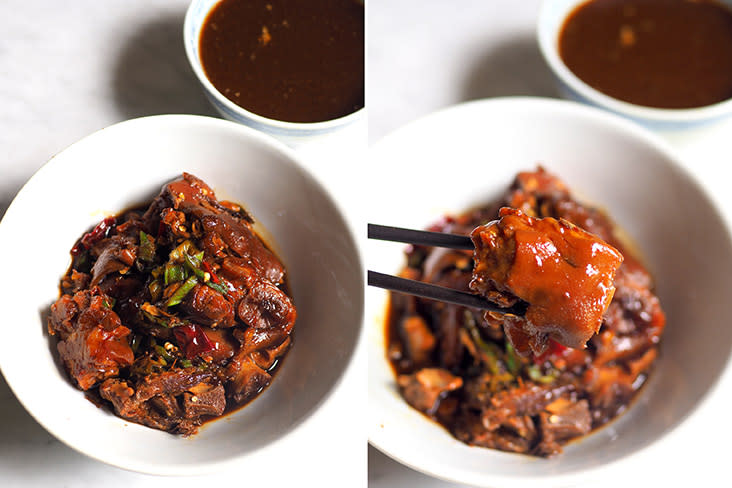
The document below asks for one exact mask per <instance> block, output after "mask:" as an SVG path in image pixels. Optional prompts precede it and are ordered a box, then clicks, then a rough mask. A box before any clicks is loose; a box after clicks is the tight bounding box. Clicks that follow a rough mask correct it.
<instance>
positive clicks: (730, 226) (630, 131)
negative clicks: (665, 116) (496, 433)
mask: <svg viewBox="0 0 732 488" xmlns="http://www.w3.org/2000/svg"><path fill="white" fill-rule="evenodd" d="M480 106H483V107H485V110H488V109H492V108H501V107H504V109H505V107H510V108H512V109H516V107H524V108H528V109H533V110H544V111H553V112H555V113H564V114H570V115H571V116H572V117H579V118H585V119H591V120H592V121H594V122H597V123H599V124H600V125H602V126H605V127H611V128H615V129H617V130H619V131H621V132H623V133H624V134H626V135H627V136H629V137H631V138H634V139H636V140H638V141H640V142H642V143H643V144H644V145H646V146H649V147H651V148H653V149H654V150H655V151H657V152H658V153H660V154H661V156H663V158H664V159H665V161H666V163H667V166H668V169H669V170H670V171H673V172H676V173H678V174H679V175H680V177H681V178H682V179H684V180H686V181H687V182H688V184H689V185H690V186H691V187H694V188H695V189H696V190H697V191H698V192H699V195H700V196H701V197H702V198H703V199H704V200H705V201H706V203H707V205H708V206H709V208H710V210H711V211H712V213H713V214H714V215H715V216H716V217H717V218H718V220H719V221H720V222H721V223H722V226H723V229H722V231H721V232H722V233H723V234H724V235H726V236H727V239H728V240H729V241H730V242H732V217H728V216H725V215H724V213H723V212H722V207H721V206H720V204H719V203H718V201H717V200H716V199H715V198H714V197H713V195H712V194H711V193H710V192H709V191H708V190H707V189H706V188H705V187H704V185H703V184H702V183H701V182H700V180H699V179H698V178H697V177H696V176H695V175H694V174H693V173H692V172H691V171H689V170H688V169H687V167H686V166H685V165H684V164H683V163H682V162H681V159H680V157H679V156H678V155H676V153H675V151H674V150H673V148H672V146H671V145H670V144H669V143H667V142H666V141H665V140H664V139H662V138H661V137H660V136H658V135H656V134H655V133H653V132H651V131H650V130H649V129H646V128H645V127H643V126H641V125H639V124H637V123H634V122H632V121H630V120H628V119H626V118H623V117H621V116H619V115H617V114H613V113H611V112H608V111H605V110H601V109H600V108H597V107H593V106H588V105H585V104H581V103H578V102H574V101H571V100H560V99H551V98H544V97H531V96H528V97H526V96H515V97H496V98H490V99H482V100H473V101H468V102H463V103H459V104H456V105H452V106H448V107H445V108H442V109H440V110H437V111H435V112H432V113H429V114H427V115H424V116H422V117H419V118H417V119H414V120H412V121H410V122H408V123H407V124H405V125H403V126H401V127H399V128H397V129H396V130H395V131H392V132H391V133H389V134H387V135H386V136H385V137H383V138H382V139H380V140H379V141H377V142H376V143H375V144H374V145H373V146H372V148H371V152H372V154H378V151H379V150H380V149H379V148H380V147H381V146H382V145H384V144H390V141H391V140H392V139H396V138H398V137H400V134H401V133H402V132H404V131H411V130H413V127H414V126H418V125H421V124H423V123H425V122H426V121H428V120H430V119H433V118H439V117H441V116H442V115H443V114H446V113H451V112H459V111H464V110H473V109H475V108H476V107H480ZM453 130H454V128H453ZM381 305H382V304H381V303H380V304H379V306H381ZM374 310H375V307H374V306H373V305H368V300H367V307H366V310H365V312H364V314H365V317H364V320H365V321H366V320H369V318H371V317H372V315H373V311H374ZM366 327H373V324H372V323H367V324H366ZM380 335H383V334H380ZM366 349H367V352H368V358H369V360H371V358H373V357H375V356H376V357H378V358H379V360H380V361H386V354H385V351H383V349H382V347H381V345H376V344H373V343H372V341H368V342H367V345H366ZM374 349H379V351H374ZM390 369H391V368H390ZM392 373H393V372H392ZM729 374H732V351H730V353H729V354H728V356H727V358H726V361H725V363H724V366H723V367H722V368H721V369H720V371H719V372H718V374H717V376H716V377H715V378H714V381H713V382H712V383H711V385H710V387H709V389H708V390H707V391H705V392H704V394H703V395H702V396H700V397H699V398H698V399H697V401H696V403H695V405H694V406H693V407H692V408H691V409H690V410H689V411H688V412H687V413H686V415H684V416H683V417H682V418H680V419H679V421H678V422H677V423H676V424H675V425H674V426H672V427H671V428H670V429H667V430H665V431H664V432H662V433H661V434H659V436H658V437H657V438H656V439H655V440H654V441H653V442H651V443H649V444H647V445H645V446H642V447H640V448H639V449H638V450H636V451H635V452H634V453H633V454H632V455H623V456H621V457H619V458H617V459H614V460H612V461H610V462H607V463H604V464H602V465H599V466H595V467H591V468H588V469H584V470H580V471H577V472H574V473H564V474H554V475H546V476H543V477H542V478H541V482H543V483H548V484H549V485H550V486H555V485H559V486H565V485H567V486H574V484H576V483H582V482H588V481H592V480H596V479H599V478H600V477H601V476H603V475H608V474H612V473H613V472H615V473H617V471H616V470H617V469H618V467H620V466H625V467H629V466H631V465H632V463H634V462H636V460H638V459H641V458H642V459H644V460H647V459H649V457H651V456H653V455H654V453H656V452H659V451H660V450H661V449H662V444H663V441H664V440H666V439H669V438H670V437H673V436H675V435H676V434H677V433H678V432H679V431H680V430H682V429H683V428H684V427H685V426H686V425H688V424H689V423H690V421H691V420H692V419H697V418H699V415H700V412H703V411H704V410H705V408H704V407H705V405H706V404H707V403H708V402H709V401H710V400H711V399H713V398H716V397H717V396H718V392H719V391H720V388H721V384H722V379H723V378H725V377H727V376H728V375H729ZM391 376H393V374H392V375H391ZM370 387H371V382H370V380H369V383H368V389H369V391H370ZM371 402H372V396H371V395H369V404H370V405H371ZM409 408H410V409H411V408H412V407H409ZM370 410H371V411H372V412H373V409H371V408H370ZM414 412H415V413H416V414H417V415H421V416H422V417H423V418H424V421H425V422H427V423H432V424H433V425H437V424H435V423H434V421H432V420H431V419H429V418H427V417H425V416H424V415H423V414H422V413H421V412H418V411H416V410H414ZM626 413H627V412H626ZM621 417H622V415H621V416H619V417H616V418H615V419H613V421H611V424H612V422H614V421H616V420H618V419H619V418H621ZM374 420H376V419H375V418H374V417H373V416H369V420H368V437H369V444H370V445H372V446H373V447H374V448H376V449H377V450H378V451H380V452H381V453H383V454H384V455H386V456H388V457H390V458H391V459H393V460H395V461H397V462H398V463H400V464H402V465H405V466H408V467H410V468H411V469H414V470H415V471H419V472H421V473H424V474H427V475H429V476H432V477H435V478H438V479H442V480H445V481H450V482H454V483H466V484H469V485H475V486H486V487H488V486H490V487H493V486H501V487H506V488H529V487H532V486H534V485H535V484H536V482H537V481H538V479H534V478H526V477H514V476H510V475H508V476H507V475H496V474H492V473H490V472H487V471H486V472H480V473H476V472H472V471H468V470H464V469H461V468H454V467H453V466H450V465H447V464H440V465H438V466H431V465H424V464H419V463H416V462H414V460H413V459H408V460H407V459H405V458H403V457H401V456H400V455H399V453H395V452H393V451H392V450H390V443H389V441H388V440H387V441H386V442H384V440H385V438H387V436H385V435H383V434H382V429H379V428H378V426H377V424H376V422H375V421H374ZM439 427H440V428H442V429H444V428H443V427H442V426H439ZM448 435H449V434H448ZM590 435H591V434H590ZM456 442H459V441H456ZM391 445H392V446H393V445H394V443H393V442H392V443H391ZM468 447H471V448H474V449H484V448H479V447H472V446H468ZM491 451H493V454H496V455H509V456H525V455H523V454H515V453H506V452H503V451H498V450H491ZM498 462H500V461H498Z"/></svg>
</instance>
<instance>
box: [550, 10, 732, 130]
mask: <svg viewBox="0 0 732 488" xmlns="http://www.w3.org/2000/svg"><path fill="white" fill-rule="evenodd" d="M720 1H721V2H722V3H724V4H726V5H728V6H731V7H732V0H720ZM586 2H587V0H544V2H543V3H542V5H541V10H540V11H539V19H538V23H537V32H536V35H537V39H538V41H539V48H540V49H541V53H542V55H543V56H544V59H545V60H546V62H547V63H548V64H549V67H550V68H551V70H552V71H553V73H554V75H555V77H556V79H557V81H558V83H559V89H560V91H561V92H562V94H563V95H564V96H565V97H567V98H570V99H572V100H577V101H580V102H583V103H586V104H589V105H594V106H597V107H601V108H604V109H606V110H609V111H611V112H614V113H617V114H620V115H623V116H625V117H628V118H630V119H632V120H635V121H636V122H639V123H641V124H643V125H645V126H647V127H649V128H652V129H661V130H666V129H667V130H677V129H688V128H692V127H698V126H701V125H704V124H707V123H710V122H714V121H716V120H719V119H721V118H724V117H728V116H729V115H732V99H729V100H725V101H723V102H720V103H715V104H713V105H708V106H705V107H698V108H687V109H665V108H653V107H645V106H642V105H636V104H633V103H629V102H624V101H622V100H618V99H617V98H613V97H610V96H608V95H605V94H604V93H602V92H600V91H598V90H596V89H595V88H593V87H591V86H590V85H588V84H587V83H585V82H584V81H582V80H581V79H580V78H578V77H577V75H575V74H574V73H573V72H572V71H571V70H570V69H569V68H567V65H565V64H564V62H563V61H562V59H561V58H560V56H559V34H560V32H561V30H562V26H563V25H564V22H565V20H566V19H567V17H568V16H569V14H570V13H571V12H572V11H573V10H574V9H575V8H576V7H577V6H578V5H580V4H582V3H586Z"/></svg>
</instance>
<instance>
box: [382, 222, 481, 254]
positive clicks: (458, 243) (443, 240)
mask: <svg viewBox="0 0 732 488" xmlns="http://www.w3.org/2000/svg"><path fill="white" fill-rule="evenodd" d="M368 237H369V239H376V240H379V241H392V242H403V243H405V244H419V245H422V246H434V247H447V248H450V249H473V241H472V240H470V237H468V236H461V235H457V234H443V233H442V232H428V231H426V230H414V229H403V228H401V227H389V226H386V225H377V224H369V225H368Z"/></svg>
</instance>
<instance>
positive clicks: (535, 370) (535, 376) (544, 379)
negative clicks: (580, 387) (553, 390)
mask: <svg viewBox="0 0 732 488" xmlns="http://www.w3.org/2000/svg"><path fill="white" fill-rule="evenodd" d="M526 372H527V373H528V375H529V378H531V379H532V380H534V381H536V382H539V383H544V384H547V383H552V382H553V381H554V380H556V379H557V372H556V371H551V372H550V373H549V374H546V375H544V374H542V373H541V369H539V366H538V365H536V364H532V365H531V366H529V367H527V368H526Z"/></svg>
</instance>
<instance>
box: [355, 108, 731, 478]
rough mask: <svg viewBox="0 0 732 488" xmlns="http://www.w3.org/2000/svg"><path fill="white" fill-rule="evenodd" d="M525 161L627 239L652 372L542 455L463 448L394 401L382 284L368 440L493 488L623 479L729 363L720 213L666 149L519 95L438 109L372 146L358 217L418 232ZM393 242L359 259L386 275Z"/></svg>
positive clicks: (372, 340) (373, 321)
mask: <svg viewBox="0 0 732 488" xmlns="http://www.w3.org/2000/svg"><path fill="white" fill-rule="evenodd" d="M538 163H541V164H542V165H544V166H545V167H546V168H547V170H548V171H550V172H552V173H555V174H557V175H558V176H560V177H561V178H562V179H564V181H565V182H566V183H567V184H568V185H569V187H570V188H571V189H572V190H573V191H574V193H575V195H577V196H578V197H579V198H580V199H581V200H583V201H585V202H589V203H592V204H596V205H599V206H600V207H602V208H604V209H606V210H607V211H608V212H609V214H610V215H611V216H612V217H613V218H614V219H615V221H616V222H617V223H618V224H619V225H620V226H621V227H622V228H624V229H625V230H626V231H627V233H628V234H629V236H630V237H631V238H632V239H633V240H634V241H635V243H637V245H638V247H639V249H640V250H641V252H642V254H643V257H644V259H645V261H646V263H647V265H648V266H649V268H650V270H651V272H652V273H653V274H654V276H655V278H656V282H657V292H658V295H659V296H660V299H661V303H662V305H663V308H664V310H665V311H666V314H667V318H668V325H667V327H666V330H665V332H664V336H663V342H662V344H661V354H660V357H659V359H658V361H657V363H656V369H655V370H654V372H653V373H652V375H651V377H650V380H649V381H648V383H647V385H646V386H645V387H644V389H643V390H642V391H641V393H640V396H639V397H638V398H637V400H636V401H635V403H634V404H633V405H632V407H631V408H630V409H629V411H628V412H627V413H626V414H624V415H622V416H621V417H620V418H618V419H616V420H615V421H613V422H612V423H610V424H609V425H607V426H605V427H604V428H602V429H599V430H598V431H596V432H594V433H592V434H591V435H589V436H586V437H584V438H583V439H581V440H579V441H575V442H573V443H571V444H569V445H568V446H567V447H566V448H565V451H564V453H563V454H562V455H560V456H559V457H557V458H555V459H549V460H547V459H539V458H532V457H529V456H525V455H520V454H511V453H505V452H499V451H495V450H490V449H484V448H479V447H469V446H467V445H465V444H462V443H460V442H459V441H457V440H455V439H454V438H453V437H452V436H451V435H450V434H449V433H448V432H447V431H446V430H445V429H443V428H442V427H441V426H439V425H437V424H436V423H433V422H432V421H430V420H428V419H427V418H426V417H425V416H424V415H422V414H421V413H420V412H418V411H416V410H414V409H412V408H411V407H409V406H408V405H407V404H406V402H404V401H403V400H402V398H401V397H400V395H399V392H398V390H397V388H396V385H395V381H394V376H393V373H392V370H391V369H390V366H389V364H388V363H387V360H386V355H385V344H384V315H385V313H384V312H385V300H386V293H384V292H383V291H381V290H378V289H374V288H368V289H367V291H366V316H365V321H366V334H367V335H366V337H367V345H368V346H367V347H368V359H369V380H368V383H369V439H370V442H371V443H372V444H373V445H374V446H376V447H377V448H378V449H380V450H381V451H383V452H384V453H386V454H388V455H389V456H391V457H393V458H395V459H397V460H398V461H400V462H402V463H404V464H406V465H408V466H411V467H412V468H415V469H417V470H420V471H423V472H425V473H427V474H431V475H433V476H437V477H440V478H444V479H448V480H453V481H458V482H462V483H467V484H471V485H478V486H491V487H502V488H507V487H508V488H510V487H519V486H520V487H534V486H542V487H553V486H570V485H571V486H575V485H576V484H577V485H579V484H580V483H582V482H586V481H587V480H588V479H594V478H602V477H604V479H605V480H610V479H613V477H612V476H616V477H619V476H621V473H623V474H622V476H623V477H624V479H632V476H631V473H630V472H629V471H624V470H626V469H627V468H628V465H627V464H626V463H627V461H629V460H631V458H633V457H635V456H636V455H639V454H640V453H641V452H643V451H649V450H653V449H654V447H656V446H658V445H659V444H661V443H663V442H664V439H665V438H666V437H667V434H668V433H669V432H670V431H672V430H673V429H675V428H676V427H677V426H679V424H681V423H682V422H684V421H685V419H687V417H689V416H691V415H692V414H693V413H694V412H695V411H696V410H697V408H698V407H699V405H700V404H701V403H702V402H703V401H704V399H705V397H707V396H708V393H709V392H710V391H711V390H713V389H714V387H715V385H716V383H717V381H718V379H719V377H720V376H721V375H722V372H723V371H724V370H725V369H726V368H729V366H728V364H729V356H730V351H731V350H732V328H730V327H728V326H727V325H725V320H724V319H722V317H726V316H727V315H728V313H729V295H728V294H729V290H730V289H732V241H730V235H729V232H728V227H727V225H726V223H725V219H723V218H722V217H721V216H720V215H719V213H718V211H717V209H716V208H715V207H714V204H713V203H712V202H711V200H710V199H709V198H708V197H707V195H706V194H705V193H704V191H703V190H702V189H701V188H700V187H699V186H698V185H697V183H696V182H695V180H694V179H693V178H692V177H691V176H690V175H689V174H687V173H686V172H685V171H684V170H683V169H682V168H681V167H680V166H679V163H678V162H677V161H676V159H675V157H674V156H673V154H672V153H671V151H670V150H669V149H668V148H667V147H666V146H665V145H664V144H663V143H662V142H659V140H657V139H656V138H654V136H652V135H651V134H650V133H648V132H647V131H645V130H643V129H641V128H640V127H638V126H637V125H635V124H633V123H631V122H628V121H625V120H623V119H621V118H618V117H615V116H613V115H611V114H608V113H606V112H603V111H599V110H596V109H592V108H589V107H585V106H582V105H579V104H576V103H572V102H564V101H556V100H546V99H531V98H513V99H512V98H507V99H494V100H488V101H478V102H473V103H468V104H464V105H458V106H456V107H453V108H449V109H446V110H444V111H441V112H437V113H435V114H433V115H430V116H428V117H426V118H424V119H422V120H419V121H416V122H414V123H412V124H410V125H407V126H406V127H404V128H402V129H400V130H398V131H396V132H395V133H393V134H392V135H390V136H387V137H386V138H385V139H383V140H382V141H381V142H380V143H378V144H377V145H376V147H374V149H373V151H372V154H371V159H370V163H369V172H370V174H372V175H374V176H375V180H374V181H373V182H371V184H372V185H373V187H378V188H379V194H380V198H379V199H378V200H373V201H372V202H371V204H370V207H369V212H368V214H367V217H368V220H369V222H374V223H380V224H385V225H396V226H402V227H411V228H424V227H425V226H426V225H428V224H429V223H431V222H434V221H436V220H438V219H439V218H440V216H442V215H444V214H446V213H453V214H454V213H458V212H461V211H464V210H466V209H468V208H470V207H473V206H475V205H477V204H480V203H485V202H488V201H491V200H492V199H494V198H496V197H498V196H499V195H500V194H502V192H503V191H505V189H506V188H507V186H508V185H509V184H510V183H511V182H512V180H513V178H514V176H515V174H516V173H517V172H518V171H521V170H531V169H533V168H535V167H536V165H537V164H538ZM384 175H388V177H385V176H384ZM403 250H404V246H403V245H400V244H389V243H384V242H379V241H371V242H369V243H368V244H367V247H366V256H367V263H366V264H367V268H368V269H372V270H376V271H381V272H386V273H394V272H396V271H398V270H399V269H400V268H401V267H402V266H403V265H404V255H403ZM709 442H710V444H709V445H706V446H705V447H704V449H703V450H701V451H700V452H699V454H698V456H695V455H694V454H692V453H690V455H689V457H688V462H689V465H693V466H697V467H699V464H697V463H701V462H702V461H703V459H704V452H705V450H707V449H711V450H714V449H715V448H716V449H723V448H726V444H725V443H726V437H725V438H724V439H722V440H720V441H719V442H717V443H716V444H715V443H714V441H713V440H711V439H710V441H709ZM683 448H684V449H685V450H687V451H688V450H689V447H688V446H684V447H683ZM691 450H692V451H693V450H694V448H692V449H691ZM647 460H648V461H647V464H646V465H644V466H643V469H647V470H649V471H650V472H656V471H661V470H662V469H663V468H664V463H665V460H664V459H658V458H654V457H653V456H649V457H648V458H647ZM582 486H585V485H582Z"/></svg>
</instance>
